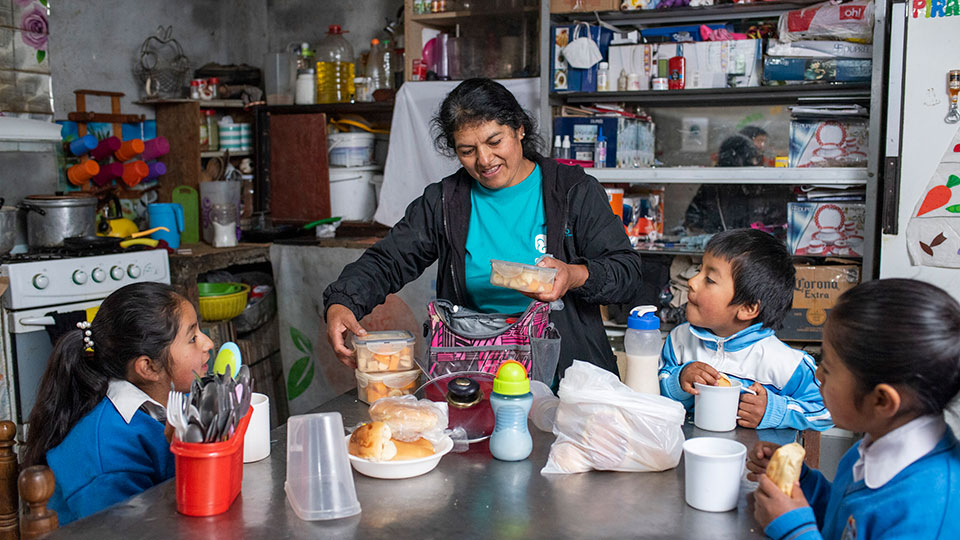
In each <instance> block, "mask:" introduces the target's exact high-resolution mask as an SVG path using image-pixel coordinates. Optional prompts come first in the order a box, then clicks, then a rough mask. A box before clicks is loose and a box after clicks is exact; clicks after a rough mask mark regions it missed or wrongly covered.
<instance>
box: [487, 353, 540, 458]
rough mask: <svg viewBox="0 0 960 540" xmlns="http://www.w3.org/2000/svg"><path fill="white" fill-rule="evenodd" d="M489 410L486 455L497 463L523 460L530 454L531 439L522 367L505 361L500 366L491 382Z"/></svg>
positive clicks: (528, 399)
mask: <svg viewBox="0 0 960 540" xmlns="http://www.w3.org/2000/svg"><path fill="white" fill-rule="evenodd" d="M490 406H491V407H492V408H493V419H494V426H493V434H492V435H490V453H491V454H493V457H495V458H497V459H499V460H501V461H520V460H523V459H527V457H528V456H529V455H530V452H532V451H533V438H532V437H530V431H528V430H527V415H528V414H529V413H530V407H531V406H533V394H531V393H530V379H528V378H527V370H526V369H524V367H523V364H521V363H520V362H515V361H513V360H508V361H506V362H504V363H503V364H501V365H500V369H498V370H497V376H496V378H494V379H493V392H491V393H490Z"/></svg>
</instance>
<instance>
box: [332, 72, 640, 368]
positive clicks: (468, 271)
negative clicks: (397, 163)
mask: <svg viewBox="0 0 960 540" xmlns="http://www.w3.org/2000/svg"><path fill="white" fill-rule="evenodd" d="M433 123H434V129H435V131H436V132H437V136H436V140H435V144H436V146H437V148H438V149H439V150H440V151H441V152H444V153H447V154H454V155H456V157H457V159H458V160H460V164H461V165H462V166H463V167H462V168H461V169H460V170H458V171H457V172H456V173H454V174H452V175H450V176H448V177H446V178H444V179H443V180H441V181H440V182H437V183H434V184H431V185H429V186H427V188H426V189H425V190H424V193H423V195H421V196H420V197H419V198H418V199H416V200H415V201H413V202H412V203H410V206H408V207H407V210H406V214H405V215H404V217H403V219H401V220H400V221H399V222H398V223H397V224H396V225H395V226H394V227H393V229H392V230H391V231H390V233H389V234H388V235H387V236H386V237H385V238H384V239H383V240H381V241H380V242H378V243H377V244H376V245H374V246H373V247H372V248H370V249H368V250H367V251H366V252H364V254H363V255H361V256H360V258H359V259H358V260H357V261H356V262H354V263H351V264H349V265H347V267H346V268H344V270H343V272H342V273H341V274H340V277H339V279H337V281H335V282H334V283H332V284H331V285H330V286H329V287H327V290H326V291H324V293H323V300H324V306H325V308H326V320H327V338H328V340H329V341H330V344H331V345H332V346H333V348H334V351H335V352H336V354H337V356H338V357H339V358H340V360H341V361H343V363H345V364H347V365H348V366H351V367H352V366H355V364H356V361H355V359H354V357H353V351H351V350H350V349H348V348H347V347H346V346H345V345H344V333H345V332H346V331H350V332H352V333H354V334H356V335H361V336H362V335H364V334H365V333H366V332H365V330H364V329H363V328H361V327H360V324H359V323H358V322H357V321H358V319H360V318H362V317H363V316H364V315H366V314H367V313H369V312H370V311H372V310H373V308H374V307H376V306H377V305H378V304H380V303H382V302H383V301H384V299H385V298H386V296H387V295H388V294H390V293H394V292H397V291H399V290H400V289H401V288H402V287H403V286H404V285H405V284H406V283H408V282H410V281H412V280H414V279H416V278H417V277H418V276H419V275H420V274H421V273H422V272H423V271H424V270H425V269H426V268H427V267H428V266H430V265H431V264H432V263H433V262H434V261H436V260H438V259H439V270H438V272H437V297H438V298H444V299H447V300H450V301H451V302H453V303H455V304H457V305H462V306H466V307H468V308H471V309H474V310H477V311H481V312H487V313H516V312H521V311H523V310H524V309H525V308H526V307H527V305H528V304H529V303H530V298H533V299H536V300H539V301H541V302H551V301H554V300H557V299H563V303H564V308H563V309H562V310H560V311H554V312H552V313H551V315H550V318H551V322H553V323H554V324H555V326H556V328H557V330H558V331H559V332H560V336H561V351H560V363H559V366H558V374H559V375H562V374H563V372H564V370H565V369H566V368H567V367H568V366H570V364H571V363H572V362H573V359H578V360H587V361H589V362H592V363H594V364H596V365H598V366H601V367H603V368H605V369H607V370H609V371H611V372H613V373H617V363H616V359H615V357H614V355H613V353H612V351H611V349H610V346H609V344H608V343H607V339H606V334H605V333H604V331H603V323H602V320H601V318H600V308H599V306H600V304H606V303H614V302H626V301H628V300H630V299H631V297H632V296H633V295H634V294H635V290H636V289H637V287H638V286H639V284H640V256H639V254H637V253H636V252H635V251H634V250H633V249H632V247H631V245H630V241H629V240H628V239H627V236H626V234H625V233H624V230H623V224H622V223H621V222H620V220H619V219H618V218H617V217H616V216H615V215H614V214H613V212H612V211H611V209H610V205H609V203H608V202H607V196H606V194H605V193H604V190H603V188H602V187H601V186H600V184H599V183H598V182H597V181H596V180H595V179H594V178H592V177H589V176H587V175H586V174H585V173H584V172H583V169H581V168H579V167H568V166H564V165H558V164H557V163H556V162H555V161H553V160H550V159H547V158H544V157H542V156H540V154H539V153H538V151H537V149H538V142H539V138H538V136H537V133H536V127H535V126H534V123H533V120H532V119H531V118H530V116H529V115H528V114H527V113H526V112H524V110H523V109H522V108H521V107H520V104H519V103H517V100H516V98H514V96H513V95H512V94H511V93H510V92H509V91H508V90H507V89H506V88H504V87H503V86H502V85H500V84H499V83H497V82H494V81H492V80H489V79H470V80H466V81H464V82H462V83H461V84H460V85H459V86H457V87H456V88H455V89H454V90H453V91H451V92H450V94H448V95H447V97H446V98H445V99H444V101H443V103H442V104H441V106H440V111H439V113H438V114H437V116H436V117H435V118H434V121H433ZM544 254H551V256H550V257H546V258H544V259H543V260H542V261H541V262H540V263H539V264H540V266H544V267H548V268H556V269H557V276H556V280H555V281H554V288H553V291H551V292H549V293H540V294H534V293H529V294H527V293H520V292H517V291H513V290H510V289H504V288H501V287H495V286H493V285H490V283H489V281H488V280H489V276H490V259H504V260H508V261H514V262H528V263H532V262H533V261H534V260H535V259H536V258H537V256H539V255H544Z"/></svg>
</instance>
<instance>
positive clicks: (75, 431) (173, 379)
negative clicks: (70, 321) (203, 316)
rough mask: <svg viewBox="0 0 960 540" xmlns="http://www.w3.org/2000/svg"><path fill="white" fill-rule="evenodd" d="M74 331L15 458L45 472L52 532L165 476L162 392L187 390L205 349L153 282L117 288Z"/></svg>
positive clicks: (53, 364)
mask: <svg viewBox="0 0 960 540" xmlns="http://www.w3.org/2000/svg"><path fill="white" fill-rule="evenodd" d="M77 326H78V328H77V329H76V330H73V331H70V332H68V333H67V334H65V335H64V336H63V337H61V338H60V340H59V341H58V342H57V344H56V346H55V347H54V349H53V353H51V355H50V362H49V364H48V366H47V370H46V371H45V372H44V374H43V377H42V379H41V380H40V388H39V390H38V393H37V403H36V405H35V406H34V408H33V411H32V412H31V413H30V418H29V421H28V422H29V426H28V428H27V442H26V450H25V452H24V454H23V465H24V466H30V465H41V464H46V465H48V466H49V467H50V469H51V470H52V471H53V474H54V477H55V478H56V488H55V491H54V495H53V498H52V499H50V503H49V506H50V507H51V508H53V509H54V510H56V511H57V513H58V515H59V521H60V524H61V525H65V524H67V523H69V522H71V521H73V520H76V519H79V518H81V517H84V516H86V515H89V514H92V513H94V512H97V511H99V510H102V509H103V508H106V507H107V506H110V505H112V504H114V503H117V502H120V501H122V500H124V499H126V498H128V497H130V496H132V495H135V494H137V493H140V492H141V491H144V490H146V489H147V488H149V487H151V486H153V485H155V484H158V483H160V482H162V481H164V480H166V479H168V478H171V477H172V476H173V474H174V468H173V455H172V454H171V453H170V449H169V446H170V443H169V440H168V439H167V436H166V435H165V429H164V428H165V424H166V411H165V409H164V407H165V406H166V402H167V393H168V392H169V391H170V388H171V387H173V388H176V389H177V390H179V391H181V392H186V391H189V390H190V383H191V382H192V380H193V377H194V373H196V374H199V375H202V374H204V373H206V371H207V359H208V357H209V354H210V351H211V349H212V348H213V342H212V341H210V338H208V337H207V336H206V335H204V334H203V333H202V332H201V331H200V327H199V323H198V320H197V313H196V310H195V309H194V307H193V305H192V304H191V303H190V302H189V301H188V300H187V299H186V298H184V297H183V296H181V295H180V294H179V293H177V292H176V291H175V290H174V289H173V288H172V287H170V286H169V285H164V284H161V283H135V284H132V285H127V286H126V287H123V288H121V289H118V290H117V291H115V292H114V293H113V294H111V295H110V296H108V297H107V298H106V300H104V301H103V304H101V306H100V309H99V311H98V312H97V315H96V317H95V318H94V319H93V322H91V323H80V324H78V325H77Z"/></svg>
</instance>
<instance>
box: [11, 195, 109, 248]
mask: <svg viewBox="0 0 960 540" xmlns="http://www.w3.org/2000/svg"><path fill="white" fill-rule="evenodd" d="M20 207H21V208H23V209H24V210H27V244H28V245H29V246H30V248H31V249H34V248H45V247H58V246H62V245H63V239H64V238H69V237H72V236H94V235H95V234H96V232H97V230H96V224H97V220H96V216H97V198H96V197H94V196H93V195H88V194H86V193H71V194H63V195H30V196H28V197H25V198H24V199H23V202H21V203H20Z"/></svg>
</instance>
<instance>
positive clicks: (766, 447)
mask: <svg viewBox="0 0 960 540" xmlns="http://www.w3.org/2000/svg"><path fill="white" fill-rule="evenodd" d="M777 448H780V445H779V444H776V443H772V442H767V441H757V442H756V443H754V445H753V448H751V449H750V451H749V452H747V471H749V472H747V480H750V481H751V482H759V481H760V477H761V476H765V475H764V473H766V472H767V465H768V464H769V463H770V458H771V457H772V456H773V453H774V452H775V451H776V450H777Z"/></svg>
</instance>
